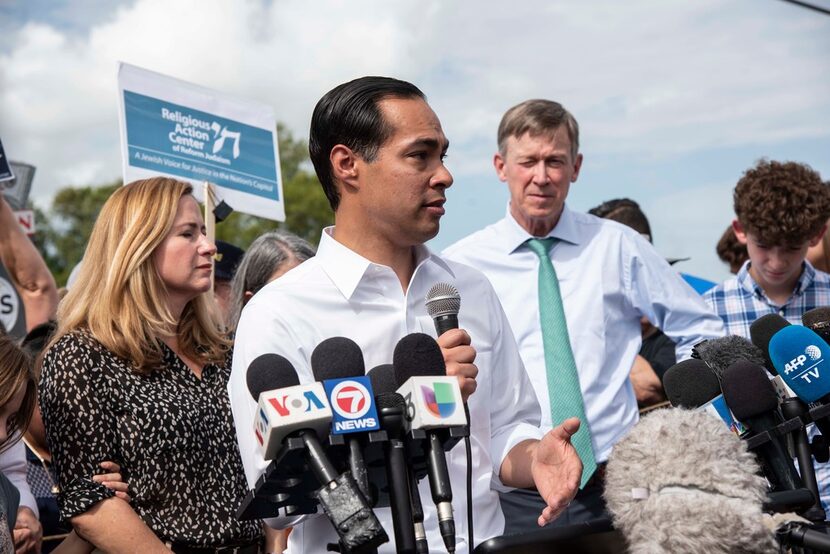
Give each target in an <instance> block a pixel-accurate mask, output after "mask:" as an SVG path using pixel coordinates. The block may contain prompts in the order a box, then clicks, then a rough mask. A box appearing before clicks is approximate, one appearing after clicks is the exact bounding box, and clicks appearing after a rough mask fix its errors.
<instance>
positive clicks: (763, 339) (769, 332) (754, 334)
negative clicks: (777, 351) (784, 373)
mask: <svg viewBox="0 0 830 554" xmlns="http://www.w3.org/2000/svg"><path fill="white" fill-rule="evenodd" d="M789 325H790V322H789V321H787V320H786V319H784V318H783V317H781V316H780V315H778V314H767V315H765V316H762V317H759V318H758V319H756V320H755V321H754V322H753V323H752V325H750V326H749V337H750V338H751V339H752V344H754V345H755V346H757V347H758V350H760V351H761V354H762V355H763V356H764V367H765V368H767V371H769V372H770V373H772V374H773V375H777V374H778V370H777V369H775V364H773V363H772V359H771V358H770V357H769V341H770V340H771V339H772V337H773V335H775V333H777V332H778V331H780V330H781V329H783V328H784V327H788V326H789Z"/></svg>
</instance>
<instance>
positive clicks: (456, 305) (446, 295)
mask: <svg viewBox="0 0 830 554" xmlns="http://www.w3.org/2000/svg"><path fill="white" fill-rule="evenodd" d="M426 306H427V313H428V314H429V316H430V317H431V318H432V320H433V321H434V322H435V332H436V333H438V336H439V337H440V336H441V335H443V334H444V333H446V332H447V331H449V330H450V329H458V312H459V310H461V296H460V295H459V294H458V289H456V288H455V287H454V286H452V285H450V284H449V283H437V284H435V285H433V286H432V288H431V289H429V292H428V293H427V296H426Z"/></svg>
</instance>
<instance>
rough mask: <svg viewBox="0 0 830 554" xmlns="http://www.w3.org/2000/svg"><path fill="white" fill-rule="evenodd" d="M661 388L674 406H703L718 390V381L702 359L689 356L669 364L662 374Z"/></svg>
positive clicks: (718, 392)
mask: <svg viewBox="0 0 830 554" xmlns="http://www.w3.org/2000/svg"><path fill="white" fill-rule="evenodd" d="M663 388H664V389H665V391H666V396H667V397H668V399H669V402H671V405H672V406H674V407H675V408H689V409H694V408H697V407H700V406H703V405H704V404H706V403H707V402H709V401H710V400H712V399H713V398H715V397H716V396H718V395H719V394H720V393H721V391H720V382H719V381H718V378H717V376H716V375H715V374H714V372H713V371H712V369H711V368H710V367H709V366H708V365H706V363H705V362H703V361H702V360H697V359H694V358H690V359H688V360H683V361H682V362H680V363H678V364H675V365H673V366H671V367H670V368H669V369H667V370H666V373H665V375H663Z"/></svg>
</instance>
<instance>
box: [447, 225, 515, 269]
mask: <svg viewBox="0 0 830 554" xmlns="http://www.w3.org/2000/svg"><path fill="white" fill-rule="evenodd" d="M503 222H504V219H500V220H498V221H496V222H495V223H491V224H490V225H488V226H486V227H484V228H483V229H479V230H478V231H474V232H472V233H470V234H469V235H467V236H466V237H463V238H461V239H459V240H457V241H456V242H454V243H452V244H450V245H449V246H447V247H446V248H444V250H443V251H442V252H441V256H442V257H444V259H461V260H463V259H465V258H466V257H467V256H468V255H470V254H471V253H477V252H479V251H481V250H486V249H488V248H489V247H490V245H492V243H493V239H495V238H497V237H498V236H499V231H498V229H499V227H500V226H501V225H502V224H503Z"/></svg>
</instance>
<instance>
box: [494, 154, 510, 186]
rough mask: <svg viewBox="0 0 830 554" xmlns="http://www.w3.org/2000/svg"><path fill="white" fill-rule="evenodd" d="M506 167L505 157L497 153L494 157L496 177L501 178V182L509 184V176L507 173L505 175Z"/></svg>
mask: <svg viewBox="0 0 830 554" xmlns="http://www.w3.org/2000/svg"><path fill="white" fill-rule="evenodd" d="M504 165H505V160H504V156H502V154H501V152H496V153H495V154H494V155H493V167H495V168H496V175H498V176H499V180H500V181H502V182H504V183H506V182H507V175H505V173H504Z"/></svg>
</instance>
